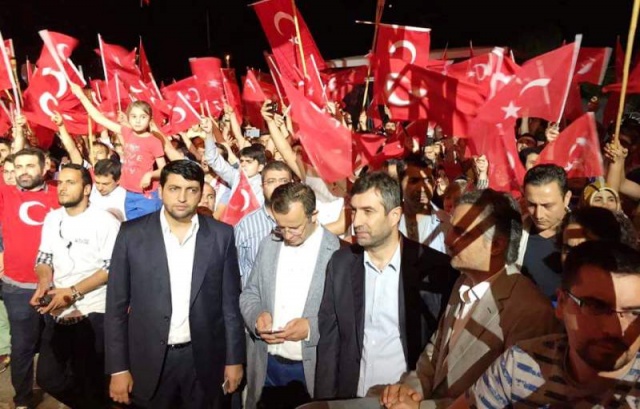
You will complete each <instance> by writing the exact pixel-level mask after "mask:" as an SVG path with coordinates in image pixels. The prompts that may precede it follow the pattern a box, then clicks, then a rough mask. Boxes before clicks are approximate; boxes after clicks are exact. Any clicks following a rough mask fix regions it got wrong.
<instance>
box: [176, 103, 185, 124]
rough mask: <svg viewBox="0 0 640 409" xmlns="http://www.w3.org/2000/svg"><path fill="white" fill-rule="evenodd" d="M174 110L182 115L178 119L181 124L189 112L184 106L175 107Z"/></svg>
mask: <svg viewBox="0 0 640 409" xmlns="http://www.w3.org/2000/svg"><path fill="white" fill-rule="evenodd" d="M173 112H175V113H177V114H178V115H180V119H178V120H177V121H176V123H177V124H179V123H180V122H184V120H185V119H187V112H186V111H185V110H184V108H182V107H173Z"/></svg>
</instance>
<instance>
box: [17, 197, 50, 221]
mask: <svg viewBox="0 0 640 409" xmlns="http://www.w3.org/2000/svg"><path fill="white" fill-rule="evenodd" d="M33 206H40V207H45V206H44V205H43V204H42V203H40V202H36V201H29V202H24V203H22V204H21V205H20V209H19V210H18V217H20V220H22V222H23V223H24V224H26V225H28V226H40V225H42V224H44V220H43V221H42V222H37V221H35V220H33V219H32V218H31V217H30V216H29V209H30V208H32V207H33Z"/></svg>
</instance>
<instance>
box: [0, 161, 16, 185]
mask: <svg viewBox="0 0 640 409" xmlns="http://www.w3.org/2000/svg"><path fill="white" fill-rule="evenodd" d="M2 177H3V178H4V184H5V185H9V186H15V184H16V171H15V166H14V165H13V163H9V162H5V163H4V167H3V168H2Z"/></svg>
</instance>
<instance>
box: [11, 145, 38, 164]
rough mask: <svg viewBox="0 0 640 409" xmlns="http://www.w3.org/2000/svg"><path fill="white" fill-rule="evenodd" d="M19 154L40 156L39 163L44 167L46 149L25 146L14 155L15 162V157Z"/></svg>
mask: <svg viewBox="0 0 640 409" xmlns="http://www.w3.org/2000/svg"><path fill="white" fill-rule="evenodd" d="M19 156H35V157H37V158H38V163H39V164H40V168H42V169H44V159H45V155H44V151H43V150H42V149H40V148H31V147H29V148H23V149H20V150H19V151H18V152H16V153H15V154H14V155H13V158H14V162H15V158H17V157H19Z"/></svg>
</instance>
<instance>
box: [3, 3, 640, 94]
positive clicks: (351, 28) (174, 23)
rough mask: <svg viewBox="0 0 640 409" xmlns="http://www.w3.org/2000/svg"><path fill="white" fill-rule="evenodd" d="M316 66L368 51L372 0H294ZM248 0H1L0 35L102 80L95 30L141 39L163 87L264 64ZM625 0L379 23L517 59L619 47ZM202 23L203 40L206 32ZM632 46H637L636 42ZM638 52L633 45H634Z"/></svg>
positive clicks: (425, 6) (502, 7)
mask: <svg viewBox="0 0 640 409" xmlns="http://www.w3.org/2000/svg"><path fill="white" fill-rule="evenodd" d="M296 3H297V5H298V7H299V9H300V11H301V13H302V15H303V16H304V18H305V20H306V21H307V24H308V26H309V28H310V30H311V32H312V34H313V36H314V38H315V40H316V43H317V44H318V47H319V48H320V51H321V52H322V54H323V57H324V58H325V59H332V58H340V57H346V56H352V55H362V54H365V53H366V52H367V51H368V49H369V48H370V47H371V40H372V36H373V27H372V26H363V25H358V24H355V23H354V21H355V20H373V18H374V14H375V6H376V4H375V3H376V2H375V0H297V1H296ZM248 4H250V2H249V1H247V0H227V1H221V0H208V1H205V0H151V5H150V6H148V7H147V6H145V7H143V8H140V4H139V1H137V0H0V30H1V31H2V34H3V36H4V37H5V38H13V39H14V43H15V48H16V53H17V55H18V61H19V63H22V62H24V59H25V58H26V56H29V57H30V59H31V61H35V60H36V59H37V56H38V55H39V53H40V49H41V46H42V43H41V41H40V38H39V36H38V34H37V32H38V30H41V29H45V28H46V29H50V30H53V31H59V32H62V33H65V34H69V35H71V36H73V37H76V38H78V39H79V40H80V41H81V45H80V47H79V48H78V49H77V51H76V52H75V53H74V55H73V56H72V58H73V59H74V62H76V64H80V65H82V67H83V68H84V71H85V74H86V75H88V76H90V77H94V78H95V77H102V74H101V73H102V68H101V66H100V63H99V59H98V58H97V56H95V54H94V53H93V49H94V48H96V47H97V39H96V33H98V32H99V33H101V34H102V35H103V38H104V39H105V41H107V42H109V43H116V44H120V45H123V46H125V47H127V48H133V47H135V46H137V43H138V36H139V35H142V37H143V40H144V43H145V49H146V51H147V54H148V57H149V60H150V62H151V66H152V68H153V71H154V75H155V77H156V79H157V80H158V81H161V80H163V81H165V82H170V81H171V80H172V79H174V78H175V79H181V78H184V77H185V76H188V75H189V64H188V58H189V57H198V56H207V55H212V56H217V57H223V56H224V55H225V54H227V53H228V54H231V56H232V57H231V65H232V66H234V67H235V68H236V69H239V71H241V72H242V73H243V72H244V67H246V66H252V67H258V68H260V67H264V62H263V59H262V51H263V50H267V49H268V44H267V40H266V38H265V36H264V34H263V32H262V29H261V27H260V24H259V22H258V20H257V18H256V15H255V13H254V11H253V10H252V8H250V7H247V5H248ZM631 7H632V1H631V0H613V1H607V2H588V3H587V2H584V1H576V0H536V1H533V2H526V1H514V0H508V1H507V0H488V1H487V2H486V3H483V2H482V1H473V2H471V1H455V0H387V7H386V8H385V11H384V16H383V22H387V23H397V24H407V25H415V26H422V27H431V28H432V49H435V48H442V47H444V46H445V44H447V43H448V44H449V47H467V46H468V44H469V40H473V44H474V46H476V47H480V46H494V45H505V46H510V47H513V48H514V49H515V52H516V57H518V58H519V59H523V58H528V57H530V56H532V55H533V54H536V53H540V52H544V51H547V50H549V49H551V48H553V47H557V46H559V45H560V44H561V43H562V41H563V40H564V39H567V41H568V42H571V41H572V39H573V38H574V36H575V34H576V33H583V34H584V39H583V45H584V46H613V45H614V43H615V38H616V35H619V34H620V35H621V36H622V41H623V44H624V43H625V42H626V36H627V32H628V27H629V19H630V15H631ZM207 16H208V21H209V36H208V35H207ZM207 37H209V38H207ZM637 42H638V40H636V43H637ZM638 46H640V44H638Z"/></svg>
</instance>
